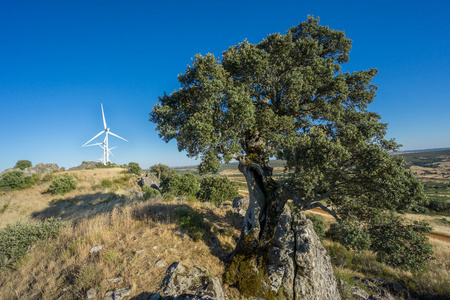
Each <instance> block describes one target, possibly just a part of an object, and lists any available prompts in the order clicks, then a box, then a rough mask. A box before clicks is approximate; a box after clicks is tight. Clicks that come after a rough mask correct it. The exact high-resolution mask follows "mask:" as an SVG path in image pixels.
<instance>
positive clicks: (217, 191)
mask: <svg viewBox="0 0 450 300" xmlns="http://www.w3.org/2000/svg"><path fill="white" fill-rule="evenodd" d="M238 196H239V193H238V191H237V188H236V186H235V185H234V184H233V183H232V182H231V181H230V180H229V179H228V177H224V176H208V177H205V178H203V179H202V181H201V182H200V191H199V192H198V198H199V199H200V200H202V201H211V202H213V203H216V204H221V203H222V202H223V201H227V200H233V199H234V198H236V197H238Z"/></svg>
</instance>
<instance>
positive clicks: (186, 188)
mask: <svg viewBox="0 0 450 300" xmlns="http://www.w3.org/2000/svg"><path fill="white" fill-rule="evenodd" d="M161 187H162V192H163V193H169V194H173V195H178V196H187V197H195V195H196V194H197V192H198V191H199V189H200V187H199V184H198V180H197V177H195V175H192V174H189V173H188V174H184V175H179V174H174V175H172V176H170V177H169V178H166V180H164V182H163V183H162V184H161Z"/></svg>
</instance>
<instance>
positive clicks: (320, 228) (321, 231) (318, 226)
mask: <svg viewBox="0 0 450 300" xmlns="http://www.w3.org/2000/svg"><path fill="white" fill-rule="evenodd" d="M305 216H306V218H308V219H309V220H311V222H312V223H313V228H314V231H315V232H316V234H317V236H318V237H319V239H320V240H321V241H322V240H323V238H324V236H325V223H324V222H323V219H322V217H321V216H318V215H315V214H306V215H305Z"/></svg>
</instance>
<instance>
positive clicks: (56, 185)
mask: <svg viewBox="0 0 450 300" xmlns="http://www.w3.org/2000/svg"><path fill="white" fill-rule="evenodd" d="M76 188H77V181H76V180H75V178H74V177H73V176H72V175H69V174H64V175H61V176H59V177H56V178H55V179H54V180H53V181H52V182H51V183H50V186H49V188H48V191H49V192H50V193H52V194H59V195H64V194H65V193H67V192H69V191H72V190H74V189H76Z"/></svg>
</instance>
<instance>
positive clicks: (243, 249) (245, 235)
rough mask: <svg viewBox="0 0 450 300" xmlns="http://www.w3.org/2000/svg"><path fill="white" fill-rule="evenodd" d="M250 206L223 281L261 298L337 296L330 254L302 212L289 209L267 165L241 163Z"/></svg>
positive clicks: (228, 260) (244, 292)
mask: <svg viewBox="0 0 450 300" xmlns="http://www.w3.org/2000/svg"><path fill="white" fill-rule="evenodd" d="M240 170H241V171H242V172H243V173H244V175H245V178H246V180H247V186H248V190H249V198H250V202H249V207H248V210H247V213H246V215H245V218H244V223H243V228H242V231H241V236H240V238H239V241H238V243H237V245H236V248H235V249H234V251H233V252H232V253H231V254H230V256H229V257H228V259H227V268H226V271H225V276H224V279H225V282H226V283H228V284H230V285H234V286H236V287H237V288H238V289H239V290H240V292H241V293H243V294H244V295H246V296H256V297H262V298H264V299H275V298H281V299H339V298H340V297H339V293H338V291H337V287H336V279H335V277H334V274H333V270H332V268H331V264H330V259H329V257H328V256H327V255H326V251H325V249H324V248H323V246H322V245H321V243H320V240H319V238H318V237H317V235H316V234H315V232H314V230H313V229H312V223H311V222H310V221H308V220H306V218H305V217H304V216H303V215H301V214H294V213H291V210H290V209H289V206H288V205H287V203H286V202H287V199H285V197H283V195H281V193H280V188H279V185H278V184H277V183H276V182H275V181H274V180H273V179H272V178H271V168H270V167H266V168H265V169H264V168H263V167H261V166H259V165H256V164H249V165H245V166H240Z"/></svg>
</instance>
